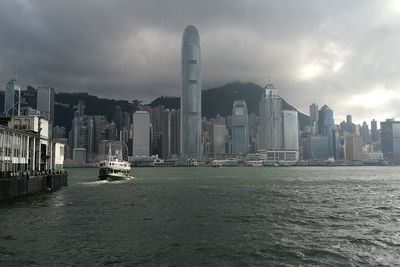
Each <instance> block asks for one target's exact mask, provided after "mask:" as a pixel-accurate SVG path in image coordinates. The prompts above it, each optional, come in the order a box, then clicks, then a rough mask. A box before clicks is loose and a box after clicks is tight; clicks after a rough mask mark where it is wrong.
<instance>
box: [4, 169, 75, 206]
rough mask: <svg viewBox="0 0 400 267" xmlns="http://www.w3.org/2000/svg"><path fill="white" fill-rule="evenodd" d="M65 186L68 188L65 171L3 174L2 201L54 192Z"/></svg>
mask: <svg viewBox="0 0 400 267" xmlns="http://www.w3.org/2000/svg"><path fill="white" fill-rule="evenodd" d="M64 186H68V173H67V172H65V171H54V172H52V171H43V172H24V173H20V174H14V173H1V174H0V201H4V200H10V199H16V198H20V197H24V196H27V195H30V194H36V193H45V192H52V191H55V190H57V189H60V188H61V187H64Z"/></svg>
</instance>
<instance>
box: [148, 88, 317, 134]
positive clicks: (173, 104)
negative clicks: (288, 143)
mask: <svg viewBox="0 0 400 267" xmlns="http://www.w3.org/2000/svg"><path fill="white" fill-rule="evenodd" d="M263 94H264V88H262V87H261V86H259V85H257V84H254V83H249V82H248V83H242V82H234V83H228V84H226V85H223V86H221V87H215V88H210V89H206V90H203V91H202V115H203V116H205V117H207V118H212V117H215V116H216V115H217V114H220V115H221V116H223V117H227V116H229V115H232V105H233V102H234V101H235V100H245V101H246V103H247V109H248V111H249V114H250V113H255V114H257V115H258V113H259V109H258V106H259V101H260V99H261V97H262V96H263ZM149 105H150V107H157V106H159V105H164V106H165V107H166V108H169V109H179V108H180V99H179V97H166V96H161V97H159V98H157V99H155V100H154V101H153V102H151V103H150V104H149ZM283 108H284V109H288V110H297V109H296V108H294V107H293V106H291V105H290V104H288V103H287V102H286V101H285V100H284V99H283ZM299 124H300V129H304V125H307V124H309V116H307V115H305V114H303V113H301V112H299Z"/></svg>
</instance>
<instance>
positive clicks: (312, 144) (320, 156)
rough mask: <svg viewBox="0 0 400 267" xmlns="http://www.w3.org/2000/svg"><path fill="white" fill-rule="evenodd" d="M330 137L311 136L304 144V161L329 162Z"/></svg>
mask: <svg viewBox="0 0 400 267" xmlns="http://www.w3.org/2000/svg"><path fill="white" fill-rule="evenodd" d="M328 143H329V142H328V136H322V135H309V136H307V139H306V141H305V144H304V152H303V158H304V159H313V160H327V159H328V158H329V147H328Z"/></svg>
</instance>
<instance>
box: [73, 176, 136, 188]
mask: <svg viewBox="0 0 400 267" xmlns="http://www.w3.org/2000/svg"><path fill="white" fill-rule="evenodd" d="M133 179H135V177H133V176H131V177H129V178H128V179H126V180H119V181H107V180H102V181H92V182H83V183H78V184H80V185H88V186H96V185H101V184H123V183H128V182H129V181H131V180H133Z"/></svg>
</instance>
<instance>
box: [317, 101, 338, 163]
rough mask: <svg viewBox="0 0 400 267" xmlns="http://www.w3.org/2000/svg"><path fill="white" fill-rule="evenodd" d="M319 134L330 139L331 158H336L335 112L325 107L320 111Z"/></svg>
mask: <svg viewBox="0 0 400 267" xmlns="http://www.w3.org/2000/svg"><path fill="white" fill-rule="evenodd" d="M318 129H319V133H320V134H321V135H324V136H327V137H328V147H329V156H330V157H335V135H334V129H335V121H334V119H333V110H332V109H331V108H330V107H328V106H327V105H324V106H323V107H322V108H321V109H320V111H319V125H318Z"/></svg>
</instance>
